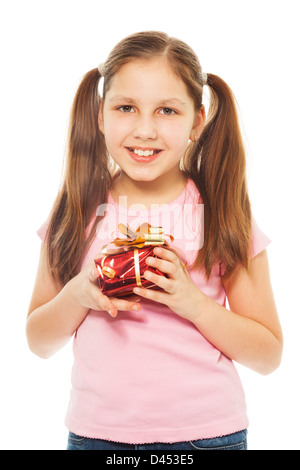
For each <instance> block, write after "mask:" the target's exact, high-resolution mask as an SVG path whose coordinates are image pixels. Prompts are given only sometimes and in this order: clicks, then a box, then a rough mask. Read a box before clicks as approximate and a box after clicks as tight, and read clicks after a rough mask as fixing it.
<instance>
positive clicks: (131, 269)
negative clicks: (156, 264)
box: [95, 224, 173, 297]
mask: <svg viewBox="0 0 300 470" xmlns="http://www.w3.org/2000/svg"><path fill="white" fill-rule="evenodd" d="M119 230H120V231H121V232H122V233H123V234H125V235H126V236H127V238H126V239H124V238H116V239H115V240H114V241H113V242H112V244H113V245H114V248H111V247H110V248H108V247H109V246H110V245H111V243H110V244H109V245H106V246H104V247H103V248H102V254H103V256H102V257H101V258H99V259H96V260H95V265H96V267H97V269H98V272H99V277H98V284H99V287H100V288H101V290H102V292H103V294H105V295H107V296H108V297H124V296H126V295H131V294H132V293H133V288H134V287H141V286H142V287H146V288H154V289H159V288H158V287H157V286H156V285H155V284H153V283H152V282H151V281H149V280H148V279H145V278H144V277H143V275H144V272H145V271H147V270H149V271H152V272H154V273H156V274H159V275H161V276H166V274H163V273H162V272H160V271H159V270H158V269H156V268H152V267H150V266H148V265H147V264H146V259H147V258H148V256H153V257H155V258H156V256H155V255H154V253H153V250H154V248H155V246H157V245H166V246H168V245H167V243H166V241H165V239H164V237H163V230H162V228H161V227H151V225H149V224H142V225H141V226H140V227H139V228H138V229H137V230H136V231H133V230H131V228H130V227H129V226H128V225H127V226H124V225H123V224H120V225H119ZM168 237H169V238H170V239H171V240H173V237H172V236H170V235H168Z"/></svg>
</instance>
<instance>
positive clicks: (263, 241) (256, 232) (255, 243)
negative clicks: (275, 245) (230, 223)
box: [250, 219, 271, 258]
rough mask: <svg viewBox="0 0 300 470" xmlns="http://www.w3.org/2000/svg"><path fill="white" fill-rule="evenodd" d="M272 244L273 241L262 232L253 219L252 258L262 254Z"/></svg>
mask: <svg viewBox="0 0 300 470" xmlns="http://www.w3.org/2000/svg"><path fill="white" fill-rule="evenodd" d="M270 243H271V240H270V239H269V238H268V237H267V236H266V235H265V234H264V233H263V232H262V231H261V230H260V228H259V227H258V225H257V223H256V221H255V219H252V233H251V255H250V256H251V258H254V256H256V255H258V254H259V253H261V252H262V251H263V250H264V249H265V248H266V247H267V246H268V245H269V244H270Z"/></svg>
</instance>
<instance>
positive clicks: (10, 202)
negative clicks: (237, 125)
mask: <svg viewBox="0 0 300 470" xmlns="http://www.w3.org/2000/svg"><path fill="white" fill-rule="evenodd" d="M298 7H299V1H297V0H285V1H278V0H242V1H241V0H226V1H224V0H220V1H218V0H206V1H202V0H194V1H193V0H182V1H177V0H163V1H162V0H151V1H149V2H143V1H140V0H139V1H136V0H132V1H131V0H127V1H113V0H110V1H109V2H108V1H105V2H104V1H92V0H84V1H83V0H72V1H70V0H59V1H58V0H52V1H41V0H38V1H35V0H27V1H22V0H10V1H9V2H1V7H0V36H1V37H0V40H1V41H0V43H1V76H0V80H1V87H0V94H1V95H0V104H1V105H0V119H1V126H0V129H1V140H0V154H1V173H0V175H1V185H0V190H1V232H0V233H1V256H0V265H1V271H0V272H1V301H2V302H1V328H0V348H1V351H0V353H1V354H0V361H1V362H0V380H1V384H0V423H1V425H0V434H1V436H0V447H1V448H2V449H64V448H65V446H66V439H67V430H66V428H65V427H64V415H65V412H66V407H67V404H68V397H69V389H70V371H71V366H72V346H71V343H70V344H69V345H68V346H67V347H66V348H65V349H64V350H62V351H61V352H59V353H58V354H56V355H55V356H54V357H53V358H51V359H49V360H47V361H44V360H42V359H39V358H37V357H35V356H34V355H33V354H32V353H30V352H29V350H28V348H27V343H26V339H25V318H26V315H27V307H28V303H29V300H30V296H31V291H32V287H33V283H34V278H35V273H36V267H37V262H38V256H39V247H40V241H39V239H38V237H37V235H36V233H35V230H36V229H37V228H38V227H39V226H40V225H41V223H42V222H43V221H44V219H45V218H46V217H47V215H48V212H49V210H50V208H51V205H52V202H53V199H54V197H55V195H56V192H57V189H58V185H59V182H60V176H61V169H62V159H63V154H64V149H65V139H66V131H67V123H68V116H69V111H70V107H71V103H72V100H73V97H74V94H75V91H76V88H77V86H78V84H79V82H80V80H81V78H82V76H83V75H84V74H85V73H86V72H87V71H88V70H90V69H92V68H94V67H95V66H97V65H98V63H99V62H102V61H104V60H105V59H106V58H107V56H108V54H109V52H110V50H111V49H112V47H113V46H114V45H115V44H116V43H117V42H118V41H119V40H120V39H122V38H123V37H124V36H126V35H128V34H131V33H134V32H137V31H142V30H150V29H155V30H162V31H165V32H167V33H168V34H170V35H173V36H176V37H179V38H180V39H183V40H184V41H185V42H187V43H189V44H190V45H191V46H192V47H193V48H194V50H195V51H196V52H197V54H198V55H199V58H200V61H201V63H202V65H203V69H204V70H205V71H207V72H211V73H215V74H218V75H220V76H221V77H222V78H223V79H225V80H226V81H227V83H228V84H229V85H230V86H231V88H232V89H233V91H234V93H235V95H236V97H237V100H238V102H239V106H240V109H241V119H242V124H243V128H244V129H245V137H246V139H247V149H248V163H249V164H248V175H249V191H250V196H251V200H252V206H253V212H254V215H255V217H256V220H257V222H258V224H259V225H260V227H261V229H262V230H263V231H265V233H266V234H267V235H268V236H269V237H270V238H271V239H272V241H273V243H272V244H271V246H270V248H269V249H268V253H269V260H270V266H271V275H272V283H273V287H274V291H275V296H276V301H277V306H278V310H279V314H280V317H281V322H282V326H283V330H284V335H285V349H284V356H283V361H282V366H281V367H280V369H279V370H278V371H276V372H275V373H273V374H272V375H270V376H266V377H264V376H260V375H257V374H255V373H254V372H251V371H250V370H247V369H245V368H243V367H241V366H238V370H239V372H240V374H241V377H242V381H243V383H244V387H245V391H246V396H247V403H248V411H249V417H250V423H251V424H250V427H249V448H250V449H263V450H271V449H300V437H299V429H298V423H299V420H300V410H299V401H300V400H299V396H300V386H299V375H300V371H299V347H298V345H299V328H300V318H299V317H300V315H299V313H300V309H299V290H300V285H299V266H300V257H299V250H298V246H299V244H298V238H299V228H298V227H299V224H298V220H297V219H298V217H299V208H298V206H299V177H298V172H299V158H300V154H299V105H300V100H299V39H300V38H299V29H298V28H299V25H298V17H299V13H298V11H299V10H298ZM224 405H225V404H224Z"/></svg>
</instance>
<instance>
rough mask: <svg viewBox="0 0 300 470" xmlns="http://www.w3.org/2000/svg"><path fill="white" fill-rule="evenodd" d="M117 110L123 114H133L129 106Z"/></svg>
mask: <svg viewBox="0 0 300 470" xmlns="http://www.w3.org/2000/svg"><path fill="white" fill-rule="evenodd" d="M118 109H119V110H120V111H122V112H123V113H132V112H134V109H133V107H132V106H130V105H129V104H127V105H125V106H120V107H119V108H118Z"/></svg>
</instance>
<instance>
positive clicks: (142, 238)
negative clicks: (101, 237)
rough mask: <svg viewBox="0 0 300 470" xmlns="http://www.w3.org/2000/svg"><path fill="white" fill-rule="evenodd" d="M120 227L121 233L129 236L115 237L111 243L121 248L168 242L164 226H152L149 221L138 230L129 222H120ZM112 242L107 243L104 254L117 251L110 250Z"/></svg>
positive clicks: (103, 249) (170, 236) (169, 236)
mask: <svg viewBox="0 0 300 470" xmlns="http://www.w3.org/2000/svg"><path fill="white" fill-rule="evenodd" d="M118 229H119V231H120V232H121V233H123V234H124V235H126V236H127V238H115V239H114V240H113V241H112V242H111V243H113V244H114V245H115V246H116V247H118V248H119V249H124V250H126V249H127V250H128V249H134V248H143V247H144V246H150V245H153V246H157V245H164V244H166V240H165V238H164V230H163V228H162V227H152V226H151V225H150V224H148V223H146V222H145V223H143V224H142V225H140V226H139V227H138V228H137V229H136V230H132V228H131V227H130V226H129V225H128V224H127V225H125V224H119V225H118ZM165 237H168V238H170V240H171V241H173V240H174V237H173V236H172V235H165ZM111 243H108V244H107V245H105V246H104V247H103V248H102V250H101V253H102V254H106V255H107V254H113V253H116V250H108V249H107V246H108V245H110V244H111ZM119 251H120V250H118V252H119Z"/></svg>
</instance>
